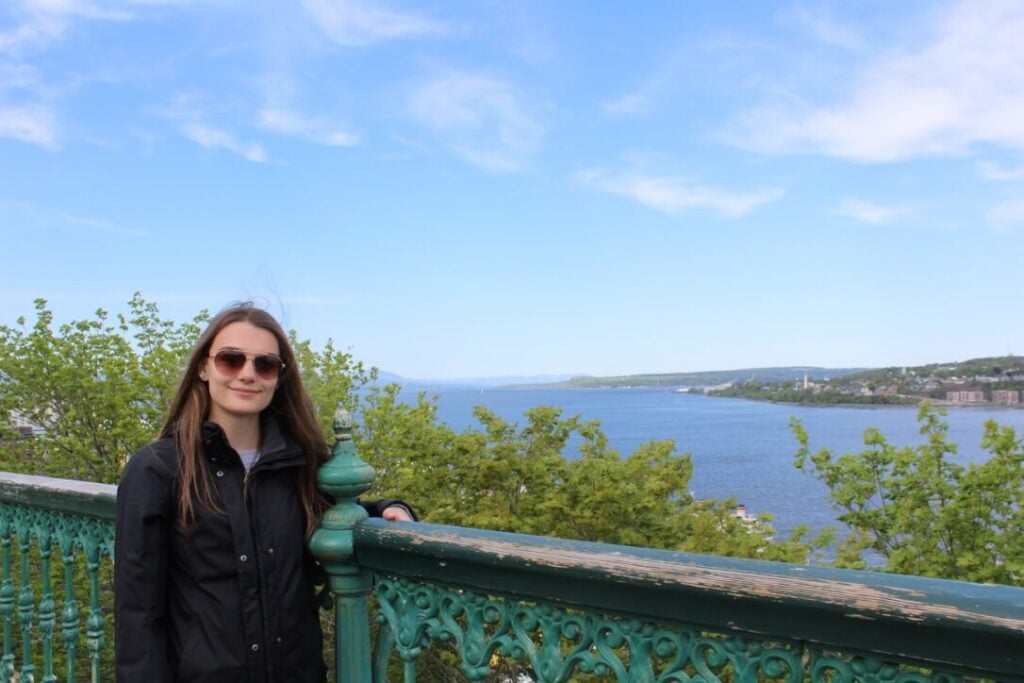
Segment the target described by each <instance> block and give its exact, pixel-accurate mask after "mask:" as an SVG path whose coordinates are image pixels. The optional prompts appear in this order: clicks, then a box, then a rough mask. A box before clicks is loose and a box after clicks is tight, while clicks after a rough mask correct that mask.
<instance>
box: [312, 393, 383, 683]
mask: <svg viewBox="0 0 1024 683" xmlns="http://www.w3.org/2000/svg"><path fill="white" fill-rule="evenodd" d="M373 477H374V471H373V468H372V467H370V466H369V465H367V464H366V463H365V462H363V461H362V460H360V459H359V456H358V455H357V454H356V448H355V445H354V444H353V443H352V417H351V416H350V415H349V413H348V411H346V410H338V412H337V413H335V414H334V450H333V452H332V454H331V458H330V460H328V461H327V462H326V463H325V464H324V465H323V466H321V467H320V470H319V472H317V484H318V485H319V486H320V489H321V490H322V491H324V492H325V493H327V494H328V495H330V496H332V497H333V498H334V499H335V501H336V502H335V504H334V505H333V506H332V507H331V508H330V509H329V510H327V512H326V513H324V517H323V520H321V522H320V526H319V527H318V528H317V530H316V531H315V532H313V537H312V538H311V539H310V542H309V547H310V550H311V551H312V552H313V556H314V557H316V559H317V560H319V562H320V564H321V565H323V567H324V569H326V570H327V574H328V576H329V579H330V586H331V591H332V592H333V593H334V625H335V631H334V638H335V643H334V645H335V661H334V671H335V675H336V679H337V681H338V683H369V681H370V680H371V675H372V670H371V668H370V623H369V613H368V609H367V596H368V595H369V594H370V588H371V584H372V576H371V573H370V572H369V571H368V570H365V569H362V568H360V567H359V565H358V564H357V563H356V561H355V557H354V536H353V531H352V530H353V528H354V527H355V525H356V524H358V523H359V522H360V521H362V520H363V519H366V516H367V515H366V511H365V510H364V509H363V508H362V507H361V506H360V505H359V504H358V503H356V499H357V498H358V496H359V495H360V494H361V493H363V492H365V491H367V490H368V489H369V488H370V486H371V485H372V484H373Z"/></svg>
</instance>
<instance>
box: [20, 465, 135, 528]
mask: <svg viewBox="0 0 1024 683" xmlns="http://www.w3.org/2000/svg"><path fill="white" fill-rule="evenodd" d="M0 502H3V503H18V504H21V505H29V506H32V507H38V508H45V509H47V510H53V511H55V512H66V513H71V514H78V515H87V516H89V517H98V518H100V519H109V520H113V519H114V515H115V512H116V508H117V486H114V485H113V484H97V483H95V482H89V481H78V480H77V479H57V478H54V477H40V476H37V475H33V474H14V473H12V472H0Z"/></svg>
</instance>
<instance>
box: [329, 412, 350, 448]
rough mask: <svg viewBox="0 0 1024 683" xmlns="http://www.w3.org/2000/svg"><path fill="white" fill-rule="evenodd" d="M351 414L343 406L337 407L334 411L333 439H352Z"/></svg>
mask: <svg viewBox="0 0 1024 683" xmlns="http://www.w3.org/2000/svg"><path fill="white" fill-rule="evenodd" d="M352 425H353V422H352V414H351V413H349V412H348V411H347V410H345V409H344V408H338V409H337V410H336V411H334V440H335V441H351V440H352Z"/></svg>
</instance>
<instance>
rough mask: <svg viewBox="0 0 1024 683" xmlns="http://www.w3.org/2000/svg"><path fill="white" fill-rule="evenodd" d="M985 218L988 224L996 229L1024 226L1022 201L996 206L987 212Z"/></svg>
mask: <svg viewBox="0 0 1024 683" xmlns="http://www.w3.org/2000/svg"><path fill="white" fill-rule="evenodd" d="M985 217H986V218H987V219H988V222H989V223H991V224H992V225H995V226H997V227H1009V226H1011V225H1024V199H1016V200H1010V201H1006V202H1002V203H1000V204H996V205H995V206H993V207H992V208H990V209H989V210H988V212H987V213H986V215H985Z"/></svg>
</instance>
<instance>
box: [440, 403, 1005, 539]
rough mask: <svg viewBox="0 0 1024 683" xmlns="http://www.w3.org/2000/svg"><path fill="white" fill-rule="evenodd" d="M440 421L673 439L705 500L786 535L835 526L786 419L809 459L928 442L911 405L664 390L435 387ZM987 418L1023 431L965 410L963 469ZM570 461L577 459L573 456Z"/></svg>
mask: <svg viewBox="0 0 1024 683" xmlns="http://www.w3.org/2000/svg"><path fill="white" fill-rule="evenodd" d="M429 393H430V394H432V395H436V396H437V397H438V409H439V416H440V419H441V420H442V421H444V422H446V423H448V424H449V425H450V426H451V427H453V428H455V429H456V430H462V429H464V428H466V427H479V424H478V423H477V422H476V420H474V418H473V408H474V407H475V406H478V405H483V406H486V407H487V408H489V409H490V410H492V411H494V412H495V413H497V414H498V415H500V416H501V417H502V418H504V419H506V420H508V421H510V422H515V423H519V424H520V425H522V424H524V423H525V418H524V413H525V412H526V410H528V409H529V408H531V407H533V406H537V405H553V406H560V407H561V408H563V409H564V415H566V416H568V415H577V414H578V415H581V416H582V417H583V418H585V419H597V420H600V421H601V425H602V428H603V430H604V432H605V434H607V436H608V438H609V441H610V445H611V446H612V447H613V448H615V449H617V450H618V451H619V452H620V453H622V454H623V455H627V454H629V453H632V452H633V451H634V450H635V449H636V448H637V446H639V445H640V444H641V443H643V442H645V441H651V440H665V439H671V440H673V441H675V443H676V450H677V452H680V453H690V455H691V457H692V459H693V465H694V473H693V478H692V480H691V483H690V487H691V490H692V491H693V494H694V495H695V496H697V497H698V498H728V497H733V498H735V499H736V501H737V502H739V503H742V504H744V505H746V506H747V509H748V510H749V511H750V512H752V513H771V514H772V515H774V518H775V521H774V523H775V526H776V529H777V530H778V531H779V532H780V534H781V535H783V536H785V535H788V531H789V529H790V528H792V527H793V526H795V525H798V524H808V525H810V526H811V528H812V529H814V530H820V529H822V528H824V527H826V526H829V525H836V526H838V525H839V524H838V522H836V520H835V515H836V510H835V508H834V507H833V506H832V504H831V503H830V502H829V500H828V496H827V493H828V492H827V489H826V488H825V486H824V485H823V484H821V483H819V482H818V481H817V480H816V479H814V478H812V477H811V476H809V475H807V474H804V473H802V472H800V471H799V470H797V469H796V468H795V467H794V466H793V455H794V454H795V452H796V449H797V445H796V440H795V439H794V438H793V435H792V432H791V431H790V428H789V418H790V417H792V416H795V417H797V418H799V419H800V420H801V421H802V422H803V424H804V426H805V427H806V429H807V431H808V433H809V435H810V438H811V448H812V451H816V450H818V449H820V448H828V449H830V450H831V451H832V452H833V453H834V454H837V455H839V454H843V453H850V452H855V451H860V450H863V449H864V445H863V435H864V430H865V429H867V428H869V427H877V428H878V429H880V430H881V431H882V433H883V434H885V436H886V437H887V438H888V440H889V442H890V443H893V444H896V445H900V446H903V445H917V444H920V443H922V442H923V437H922V436H921V435H920V434H919V424H918V422H917V420H916V415H917V408H916V407H914V406H898V407H896V406H886V407H861V406H857V407H852V406H814V407H812V406H794V405H780V404H772V403H761V402H756V401H747V400H743V399H731V398H709V397H706V396H702V395H694V394H685V393H676V392H673V391H668V390H665V389H550V388H547V389H545V388H537V389H500V388H499V389H486V390H480V389H464V388H436V389H433V390H429ZM988 419H994V420H995V421H996V422H998V423H1000V424H1002V425H1007V426H1012V427H1014V428H1015V429H1017V431H1018V433H1021V432H1024V410H1016V409H999V408H958V409H953V410H950V411H949V414H948V415H947V417H946V420H947V422H948V424H949V435H950V440H951V441H953V442H954V443H957V444H959V454H958V456H957V461H958V462H963V463H966V462H972V461H978V460H983V459H985V458H986V457H987V453H986V452H984V451H982V449H981V447H980V443H981V435H982V426H983V424H984V422H985V421H986V420H988ZM565 455H566V457H568V458H573V457H576V456H577V453H576V452H575V450H574V449H570V450H569V451H568V452H566V454H565Z"/></svg>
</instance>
